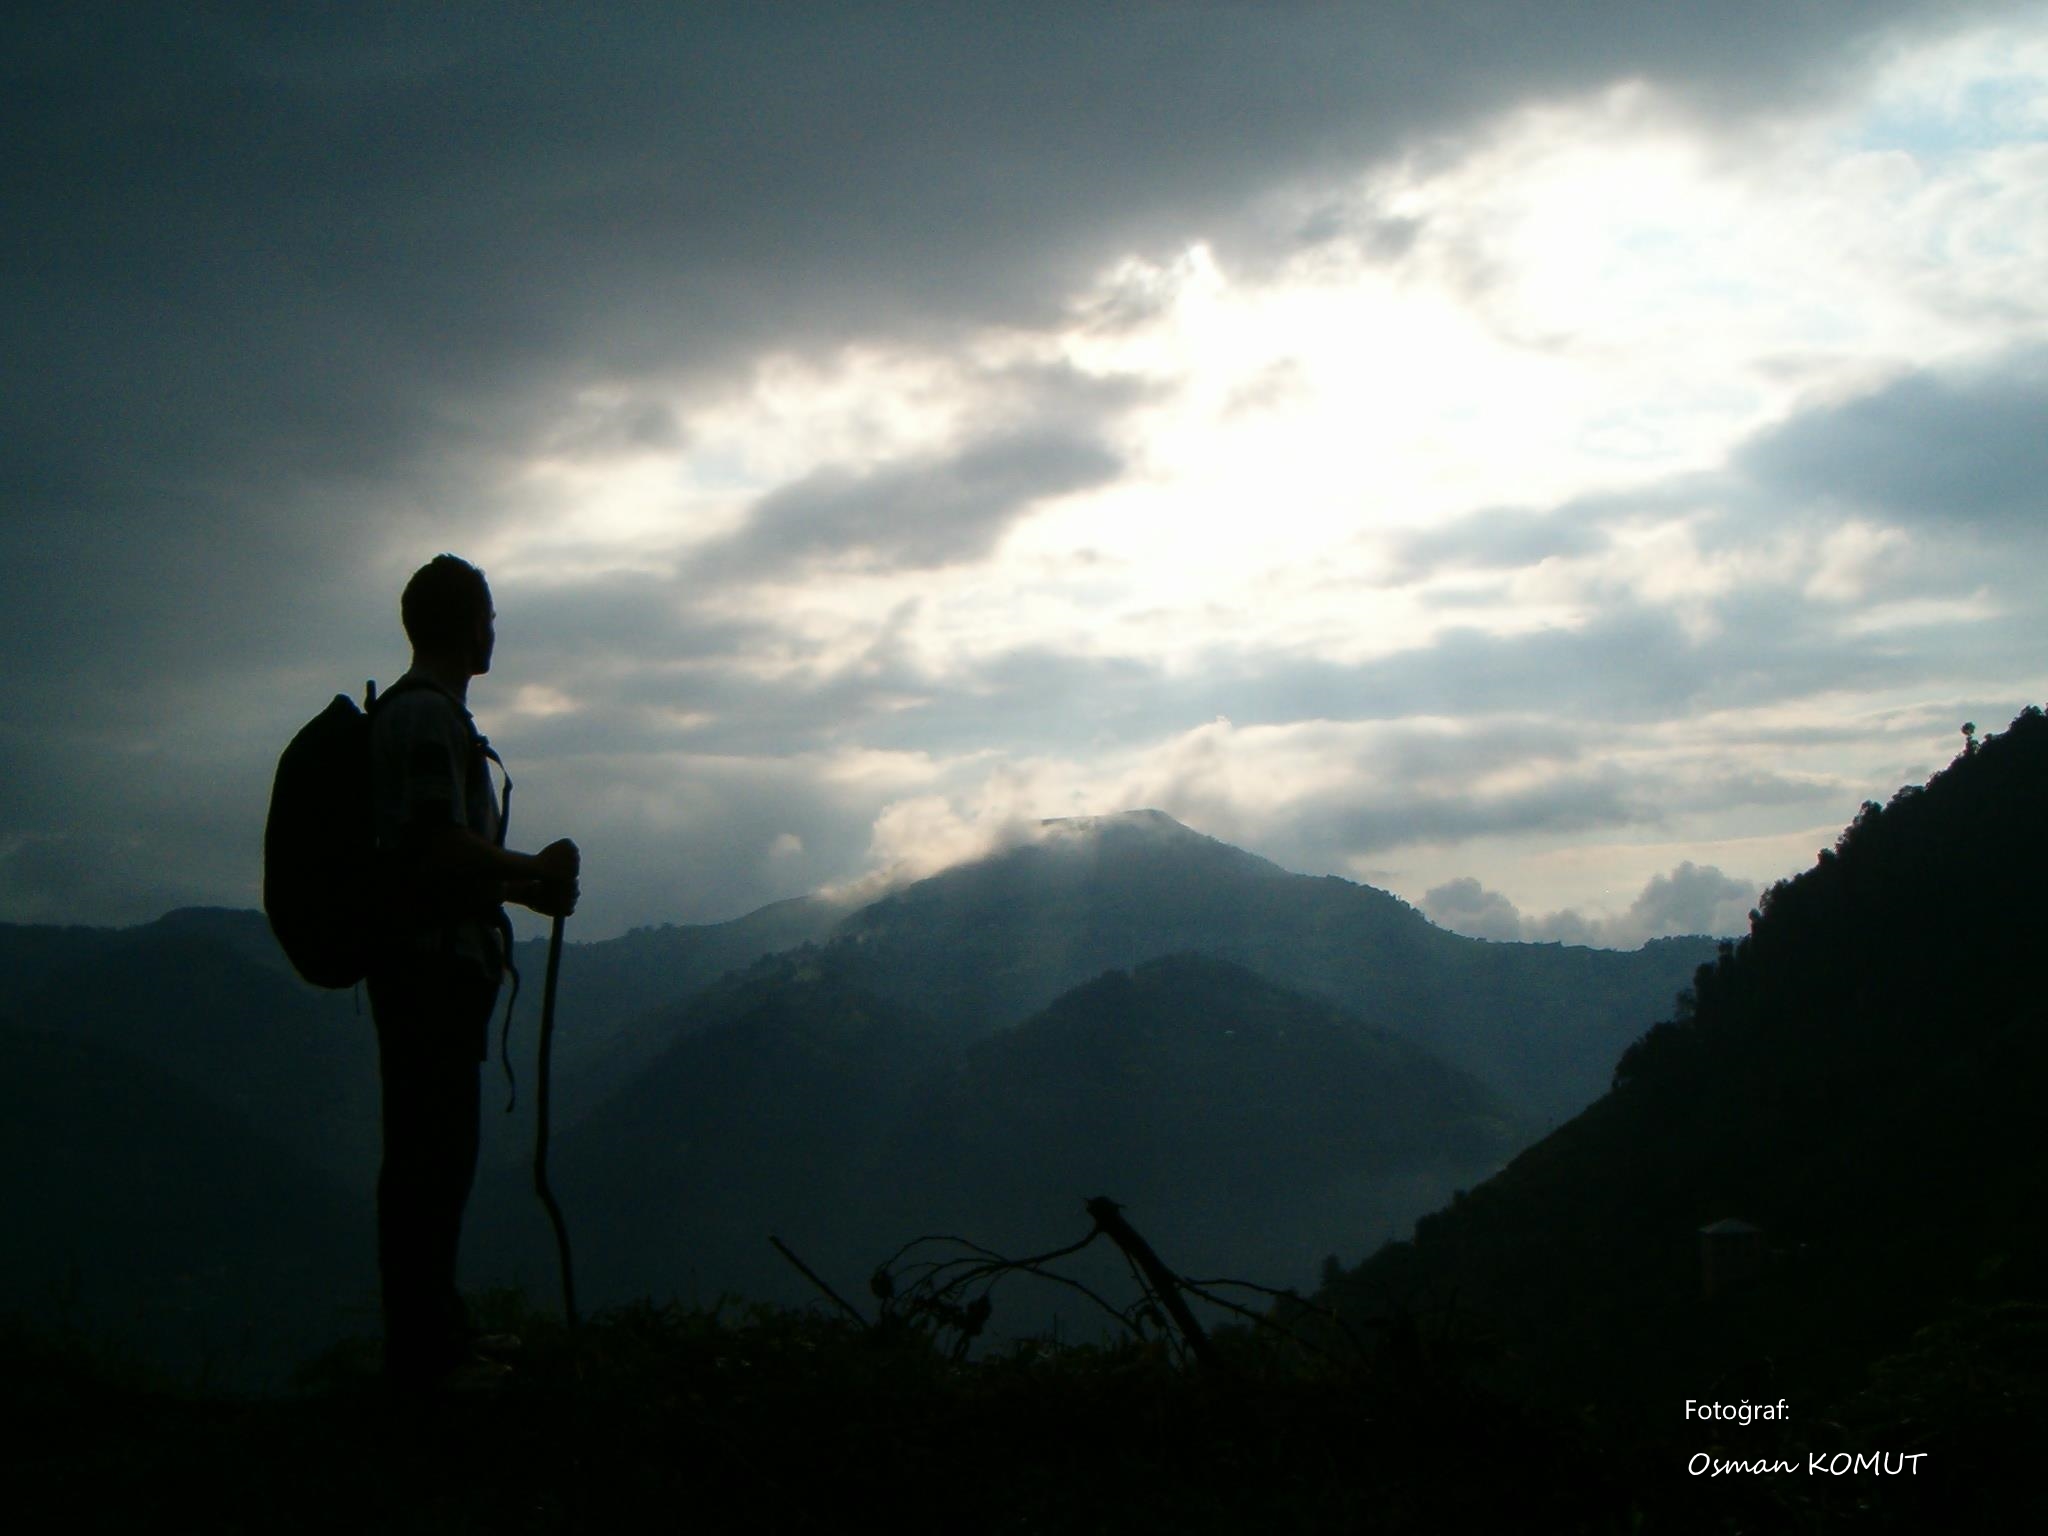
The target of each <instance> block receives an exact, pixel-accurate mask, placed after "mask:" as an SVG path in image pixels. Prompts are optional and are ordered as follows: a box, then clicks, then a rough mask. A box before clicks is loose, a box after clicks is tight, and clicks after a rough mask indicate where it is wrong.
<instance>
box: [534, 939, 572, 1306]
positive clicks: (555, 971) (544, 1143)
mask: <svg viewBox="0 0 2048 1536" xmlns="http://www.w3.org/2000/svg"><path fill="white" fill-rule="evenodd" d="M562 922H563V919H562V918H560V917H559V916H558V917H556V919H555V926H554V928H553V929H552V930H551V931H550V932H549V934H548V973H547V979H546V980H545V981H543V982H542V983H541V991H540V1087H539V1088H538V1090H537V1094H538V1100H537V1102H536V1104H535V1106H534V1122H535V1123H534V1131H533V1189H534V1193H535V1194H537V1195H539V1196H540V1203H541V1204H542V1205H544V1206H546V1207H547V1208H548V1220H549V1221H551V1222H552V1223H554V1228H555V1252H556V1255H557V1256H558V1257H559V1258H560V1260H561V1264H562V1313H563V1315H564V1316H565V1317H567V1318H568V1320H569V1326H570V1327H571V1328H574V1327H575V1326H576V1270H575V1267H574V1265H572V1264H571V1263H570V1259H569V1227H568V1224H567V1223H566V1222H564V1221H563V1220H562V1208H561V1206H559V1205H557V1204H556V1203H555V1193H554V1191H553V1190H551V1189H549V1188H548V1078H549V1066H548V1063H549V1058H550V1056H551V1055H552V1052H553V1046H554V1043H555V978H556V977H557V976H558V975H559V974H560V973H561V969H562Z"/></svg>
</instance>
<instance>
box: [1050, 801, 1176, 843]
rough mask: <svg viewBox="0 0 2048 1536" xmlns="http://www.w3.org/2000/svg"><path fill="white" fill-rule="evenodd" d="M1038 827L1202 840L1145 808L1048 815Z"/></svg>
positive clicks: (1055, 831) (1055, 832)
mask: <svg viewBox="0 0 2048 1536" xmlns="http://www.w3.org/2000/svg"><path fill="white" fill-rule="evenodd" d="M1038 825H1039V828H1040V829H1041V830H1042V831H1044V832H1046V833H1048V834H1052V835H1055V836H1057V835H1059V834H1061V833H1093V834H1095V835H1097V836H1100V835H1103V834H1105V833H1107V834H1111V835H1114V834H1116V833H1119V832H1143V833H1150V834H1153V835H1156V836H1161V837H1190V838H1203V840H1204V841H1209V840H1210V839H1207V838H1204V837H1203V834H1202V833H1200V832H1197V831H1196V830H1195V829H1194V828H1193V827H1190V826H1188V825H1187V824H1186V823H1185V822H1180V821H1176V820H1174V818H1173V817H1171V816H1169V815H1167V814H1166V812H1164V811H1160V810H1154V809H1152V808H1150V807H1146V808H1143V809H1140V810H1133V811H1112V812H1111V813H1110V814H1109V815H1107V816H1051V817H1047V818H1046V819H1045V820H1044V821H1041V822H1040V823H1039V824H1038Z"/></svg>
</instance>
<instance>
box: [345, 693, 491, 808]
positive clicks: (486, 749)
mask: <svg viewBox="0 0 2048 1536" xmlns="http://www.w3.org/2000/svg"><path fill="white" fill-rule="evenodd" d="M420 691H425V692H427V693H434V694H439V695H440V696H441V697H442V698H443V699H446V700H447V701H448V707H449V708H451V709H453V710H454V711H455V712H456V714H458V715H460V716H461V717H462V728H463V729H464V730H465V731H467V732H468V733H469V740H470V744H471V745H472V746H474V747H475V748H476V749H477V751H478V752H480V753H482V754H483V757H484V760H485V761H486V762H492V763H496V764H497V765H498V772H499V773H500V774H501V775H503V777H504V780H505V789H504V792H503V793H502V794H500V795H499V796H498V846H499V847H500V848H502V847H504V846H505V835H506V833H507V832H508V831H510V830H511V827H512V770H511V769H509V768H507V767H506V766H505V759H504V758H502V757H500V756H498V749H497V748H496V747H494V746H492V745H491V739H490V738H489V737H488V736H486V735H484V733H483V732H482V731H480V730H478V729H477V728H476V717H475V716H474V715H472V714H471V713H470V712H469V706H468V705H467V704H465V703H463V702H462V700H460V699H458V698H457V697H455V695H454V694H452V693H450V692H449V691H448V690H447V689H446V688H443V687H442V686H441V685H440V684H439V683H437V682H435V681H434V680H433V679H432V678H431V677H421V676H420V675H419V674H418V673H416V672H408V673H406V674H405V676H403V677H401V678H400V679H399V680H398V681H397V682H395V683H393V684H392V685H391V686H390V687H389V688H387V689H385V690H384V691H383V692H382V693H381V694H380V693H379V692H377V684H376V683H375V681H372V682H370V683H369V684H368V685H367V686H366V688H365V690H364V694H363V713H364V714H366V715H367V714H373V713H374V712H375V711H376V710H377V709H378V708H380V707H381V706H382V705H384V704H385V703H386V702H388V701H389V700H391V699H394V698H396V697H398V695H399V694H401V693H417V692H420ZM485 776H486V777H487V778H488V777H489V773H488V770H486V774H485Z"/></svg>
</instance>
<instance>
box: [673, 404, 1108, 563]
mask: <svg viewBox="0 0 2048 1536" xmlns="http://www.w3.org/2000/svg"><path fill="white" fill-rule="evenodd" d="M1122 467H1123V461H1122V459H1121V458H1120V457H1119V456H1118V455H1117V454H1115V453H1114V452H1112V451H1111V450H1110V449H1109V448H1108V447H1106V446H1105V445H1104V444H1102V443H1101V442H1100V441H1097V440H1094V439H1091V438H1086V437H1078V436H1071V435H1067V434H1063V433H1052V432H1038V433H1016V434H1009V435H1005V436H1000V437H994V438H989V439H986V440H984V441H981V442H977V443H974V444H972V445H970V446H968V447H966V448H964V449H961V450H960V451H958V452H956V453H952V454H949V455H946V456H945V457H943V458H939V459H935V460H926V461H924V462H917V463H908V464H892V465H890V466H888V467H886V468H883V469H879V470H874V471H870V472H867V473H861V474H854V473H848V472H846V471H843V470H833V469H826V470H820V471H818V472H817V473H815V474H812V475H810V476H807V477H806V478H805V479H803V480H800V481H798V482H797V483H795V484H794V485H789V486H785V487H783V488H782V489H780V490H777V491H774V492H772V493H771V494H769V495H768V496H766V497H764V498H763V499H762V500H761V501H760V502H759V503H758V504H757V505H756V506H755V508H754V510H753V512H752V515H751V516H750V518H749V520H748V523H747V526H746V527H745V529H744V530H742V531H741V532H740V533H738V534H736V535H735V536H734V537H733V538H731V539H729V540H727V541H725V542H723V543H721V544H719V545H716V546H714V547H713V548H712V549H711V550H710V551H708V552H707V553H706V554H704V555H703V556H701V557H700V558H699V560H698V561H696V562H695V563H693V565H692V568H691V574H692V576H694V577H698V578H701V579H704V580H710V581H719V580H727V579H732V578H739V579H746V578H749V577H759V576H762V575H765V574H770V573H775V572H778V571H782V570H785V569H787V568H790V567H798V568H801V567H803V566H805V565H814V564H832V565H837V566H841V567H849V566H850V567H852V568H855V569H874V568H883V569H896V570H903V569H909V570H918V569H930V568H932V567H935V566H942V565H952V564H957V563H960V562H963V561H969V560H976V559H980V558H982V557H984V556H986V555H987V554H988V553H989V552H990V551H991V550H992V549H993V548H994V547H995V545H996V543H997V541H998V540H1000V539H1001V538H1002V536H1003V535H1004V534H1005V533H1006V532H1008V531H1009V529H1010V528H1011V527H1012V526H1013V525H1014V524H1015V523H1016V522H1017V520H1018V519H1019V518H1021V517H1023V516H1024V515H1025V514H1026V513H1028V512H1029V511H1030V510H1031V509H1032V508H1033V507H1035V506H1036V505H1038V504H1039V503H1040V502H1042V501H1047V500H1051V499H1053V498H1055V497H1059V496H1064V495H1068V494H1070V493H1072V492H1074V491H1081V490H1086V489H1089V488H1090V487H1093V486H1098V485H1101V484H1104V483H1105V482H1107V481H1109V480H1110V479H1112V478H1114V477H1115V475H1116V474H1117V473H1118V472H1119V471H1120V470H1121V469H1122Z"/></svg>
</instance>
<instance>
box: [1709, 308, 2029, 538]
mask: <svg viewBox="0 0 2048 1536" xmlns="http://www.w3.org/2000/svg"><path fill="white" fill-rule="evenodd" d="M2044 421H2048V351H2042V350H2035V349H2028V350H2022V351H2019V352H2017V353H2011V354H2006V355H2004V356H2000V357H1998V358H1997V359H1996V360H1995V361H1994V362H1993V363H1991V364H1990V365H1985V364H1983V363H1979V364H1978V365H1976V366H1975V367H1971V368H1968V369H1964V370H1960V371H1953V372H1951V371H1932V370H1928V371H1921V372H1915V373H1912V374H1908V375H1906V376H1905V377H1903V378H1900V379H1897V380H1895V381H1894V382H1892V383H1889V384H1887V385H1885V386H1884V387H1883V388H1880V389H1877V390H1875V391H1873V392H1871V393H1869V394H1866V395H1863V396H1860V397H1858V398H1856V399H1852V400H1849V401H1846V402H1844V403H1842V404H1839V405H1836V406H1833V407H1831V408H1826V409H1821V410H1816V411H1810V412H1807V413H1805V414H1803V415H1801V416H1799V417H1796V418H1795V419H1793V420H1792V421H1791V422H1788V423H1787V424H1786V425H1784V426H1783V427H1780V428H1778V429H1777V430H1775V431H1772V432H1769V433H1766V434H1764V435H1763V436H1762V437H1761V438H1759V439H1758V440H1757V441H1756V442H1755V443H1753V444H1751V445H1750V446H1749V447H1748V448H1746V449H1745V450H1744V451H1743V452H1742V453H1741V454H1740V455H1739V457H1738V460H1737V463H1738V465H1739V466H1740V468H1741V469H1742V470H1743V471H1744V472H1746V473H1747V474H1748V475H1750V476H1751V477H1753V478H1754V480H1755V481H1756V482H1757V483H1758V484H1759V485H1760V487H1762V490H1763V493H1764V494H1765V495H1768V496H1771V497H1772V498H1773V499H1789V500H1791V501H1793V502H1795V503H1804V504H1807V505H1812V504H1815V503H1818V504H1821V505H1833V506H1839V507H1847V508H1851V509H1854V510H1856V511H1859V512H1863V513H1866V514H1870V515H1875V516H1878V517H1881V518H1886V519H1896V520H1898V521H1900V522H1902V523H1905V524H1908V525H1910V526H1914V527H1917V528H1924V529H1928V530H1931V531H1936V532H1947V531H1954V530H1977V531H1980V532H1986V533H1990V532H1996V533H2000V534H2013V533H2023V534H2028V535H2036V534H2038V533H2039V532H2040V530H2041V529H2042V527H2043V526H2044V517H2043V513H2044V511H2048V432H2044V431H2043V430H2042V423H2043V422H2044Z"/></svg>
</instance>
